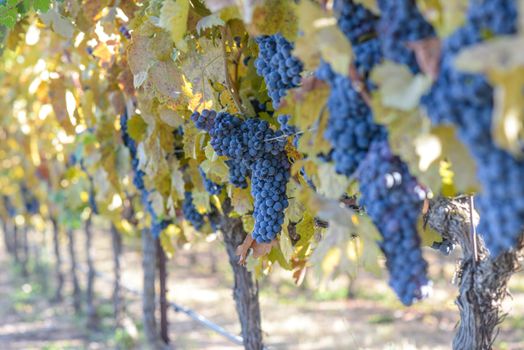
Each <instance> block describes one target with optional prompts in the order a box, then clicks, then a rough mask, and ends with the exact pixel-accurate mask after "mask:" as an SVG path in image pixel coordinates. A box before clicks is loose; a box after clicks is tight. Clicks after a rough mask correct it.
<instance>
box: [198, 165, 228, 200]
mask: <svg viewBox="0 0 524 350" xmlns="http://www.w3.org/2000/svg"><path fill="white" fill-rule="evenodd" d="M198 171H199V172H200V176H202V180H203V181H204V187H205V188H206V191H207V192H208V193H209V194H220V192H222V186H221V185H219V184H217V183H214V182H213V181H211V180H210V179H208V178H207V176H206V173H204V170H202V168H198Z"/></svg>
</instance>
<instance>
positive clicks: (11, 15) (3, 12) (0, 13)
mask: <svg viewBox="0 0 524 350" xmlns="http://www.w3.org/2000/svg"><path fill="white" fill-rule="evenodd" d="M17 18H18V11H17V10H16V7H11V8H10V7H5V6H0V25H5V26H6V27H8V28H13V27H14V26H15V24H16V20H17Z"/></svg>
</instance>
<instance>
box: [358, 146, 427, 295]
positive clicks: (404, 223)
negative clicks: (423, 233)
mask: <svg viewBox="0 0 524 350" xmlns="http://www.w3.org/2000/svg"><path fill="white" fill-rule="evenodd" d="M358 180H359V182H360V193H361V198H360V204H362V205H364V207H365V208H366V212H367V214H368V215H369V217H370V218H371V220H372V221H373V223H374V224H375V225H376V227H377V228H378V230H379V231H380V234H381V235H382V238H383V240H382V242H380V243H379V245H380V248H381V249H382V251H383V252H384V255H385V256H386V266H387V268H388V270H389V274H390V281H389V284H390V286H391V287H392V288H393V290H394V291H395V292H396V294H397V295H398V297H399V299H400V300H401V301H402V303H404V304H405V305H411V304H412V303H413V302H414V301H416V300H419V299H422V298H423V297H425V294H426V291H427V290H428V286H429V283H430V282H429V280H428V278H427V277H426V270H427V263H426V261H425V260H424V258H423V257H422V252H421V248H420V237H419V236H418V232H417V221H418V216H419V214H420V213H421V211H422V205H423V200H424V199H425V198H426V193H425V190H424V189H423V188H422V187H421V186H420V185H419V184H418V182H417V179H416V178H415V177H413V176H412V175H411V174H410V173H409V170H408V168H407V166H406V164H405V163H403V162H402V161H401V160H400V158H398V157H397V156H395V155H393V154H392V153H391V149H390V148H389V145H388V143H387V141H386V140H383V141H378V142H375V143H373V145H372V147H371V148H370V150H369V153H368V155H367V157H366V159H365V160H364V161H363V162H362V165H361V167H360V169H359V171H358Z"/></svg>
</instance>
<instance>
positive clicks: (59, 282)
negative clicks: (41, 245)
mask: <svg viewBox="0 0 524 350" xmlns="http://www.w3.org/2000/svg"><path fill="white" fill-rule="evenodd" d="M51 223H52V224H53V251H54V254H55V275H56V291H55V296H54V297H53V301H55V302H61V301H62V297H63V294H62V291H63V289H64V274H63V273H62V253H61V251H60V229H59V228H58V223H57V222H56V218H54V217H51Z"/></svg>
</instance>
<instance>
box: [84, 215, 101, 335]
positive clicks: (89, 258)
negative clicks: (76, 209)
mask: <svg viewBox="0 0 524 350" xmlns="http://www.w3.org/2000/svg"><path fill="white" fill-rule="evenodd" d="M92 220H93V215H92V214H90V215H89V217H88V218H87V220H86V222H85V226H84V232H85V235H86V240H85V250H86V262H87V287H86V307H87V310H86V314H87V321H86V325H87V328H89V329H95V328H96V326H97V323H98V317H97V314H96V306H95V301H94V290H95V276H96V270H95V264H94V261H93V231H92V224H93V221H92Z"/></svg>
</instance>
